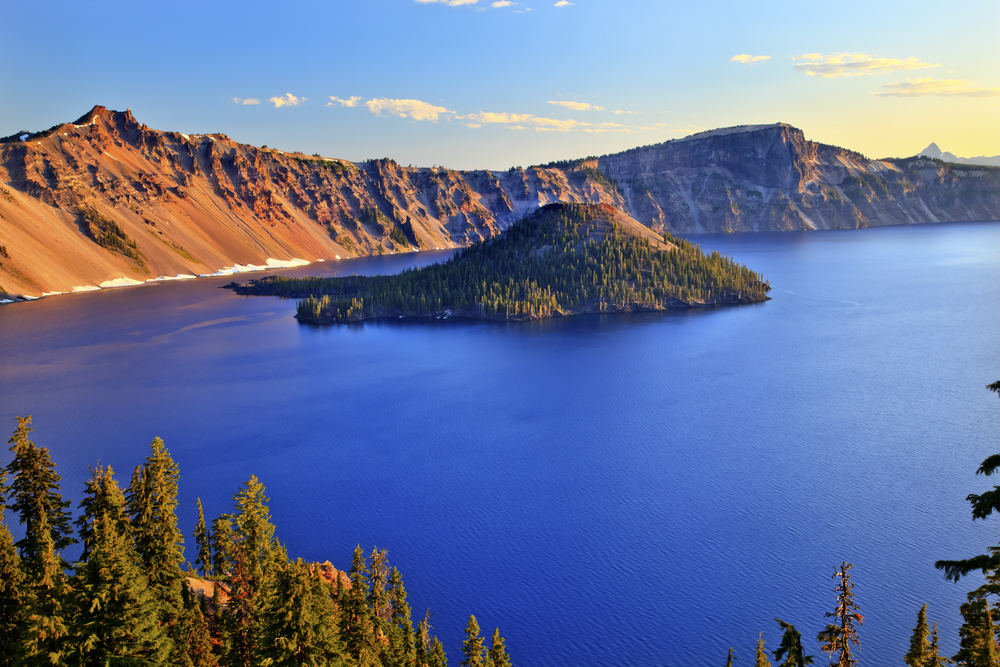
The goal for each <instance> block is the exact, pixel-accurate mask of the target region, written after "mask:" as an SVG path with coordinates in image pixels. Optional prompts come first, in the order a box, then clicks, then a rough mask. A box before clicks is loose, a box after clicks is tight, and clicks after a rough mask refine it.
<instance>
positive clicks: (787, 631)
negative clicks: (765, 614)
mask: <svg viewBox="0 0 1000 667" xmlns="http://www.w3.org/2000/svg"><path fill="white" fill-rule="evenodd" d="M774 620H775V621H777V623H778V625H780V626H781V629H782V631H783V634H782V635H781V644H780V645H779V646H778V649H777V650H776V651H775V652H774V659H775V660H781V659H782V658H784V660H783V661H782V662H781V663H780V664H779V665H778V667H805V666H806V665H811V664H812V661H813V656H811V655H806V654H805V649H803V648H802V633H801V632H799V631H798V630H796V629H795V626H794V625H792V624H791V623H785V622H784V621H783V620H781V619H780V618H776V619H774Z"/></svg>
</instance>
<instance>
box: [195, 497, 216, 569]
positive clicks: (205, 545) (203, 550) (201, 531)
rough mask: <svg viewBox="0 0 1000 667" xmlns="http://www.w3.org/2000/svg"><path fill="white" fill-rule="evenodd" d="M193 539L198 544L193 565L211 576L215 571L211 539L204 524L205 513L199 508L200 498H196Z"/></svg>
mask: <svg viewBox="0 0 1000 667" xmlns="http://www.w3.org/2000/svg"><path fill="white" fill-rule="evenodd" d="M194 541H195V544H197V545H198V559H197V560H196V561H195V565H197V566H198V568H200V570H201V572H202V573H203V574H204V576H205V577H206V578H207V577H211V576H212V573H213V572H214V571H215V570H214V569H213V567H212V540H211V536H210V535H209V533H208V527H207V526H206V525H205V513H204V512H203V511H202V509H201V498H199V499H198V524H197V525H196V526H195V527H194Z"/></svg>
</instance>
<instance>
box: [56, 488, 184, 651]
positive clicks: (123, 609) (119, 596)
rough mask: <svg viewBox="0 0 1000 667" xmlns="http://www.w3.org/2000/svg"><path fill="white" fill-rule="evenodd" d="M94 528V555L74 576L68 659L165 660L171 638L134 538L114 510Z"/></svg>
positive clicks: (91, 538) (91, 526)
mask: <svg viewBox="0 0 1000 667" xmlns="http://www.w3.org/2000/svg"><path fill="white" fill-rule="evenodd" d="M97 491H98V492H99V490H97ZM90 530H91V533H90V537H89V541H90V554H89V557H88V559H87V560H86V561H84V562H81V563H80V564H79V566H78V567H77V571H76V574H75V575H74V576H73V580H72V588H73V592H72V612H73V613H72V619H71V621H70V623H69V630H70V639H69V640H68V641H67V642H66V645H67V648H68V649H69V650H68V651H67V655H66V656H65V658H64V659H65V660H66V663H67V664H68V665H69V666H70V667H77V666H79V667H90V666H91V665H128V664H149V665H159V664H163V663H164V662H165V661H166V658H167V656H168V655H169V652H170V646H171V643H170V641H169V639H168V638H167V636H166V632H165V629H164V628H163V627H161V625H160V623H159V619H158V615H157V602H156V600H155V598H154V597H153V595H152V593H151V592H150V591H149V590H148V588H147V582H146V576H145V574H144V573H143V571H142V570H141V569H140V568H139V566H138V565H137V562H138V558H137V556H136V553H135V549H134V547H133V546H132V542H131V541H130V540H129V539H128V537H127V536H125V535H122V534H121V533H120V532H119V530H118V526H117V523H116V522H115V520H114V519H113V517H112V516H111V515H109V514H104V515H103V516H102V517H101V518H100V519H98V520H97V521H96V522H95V523H94V524H91V525H90Z"/></svg>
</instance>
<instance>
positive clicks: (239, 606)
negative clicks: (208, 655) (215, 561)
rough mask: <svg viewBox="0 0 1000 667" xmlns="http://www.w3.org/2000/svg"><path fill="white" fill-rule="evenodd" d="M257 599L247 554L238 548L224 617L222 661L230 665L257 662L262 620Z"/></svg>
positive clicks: (238, 665) (242, 665)
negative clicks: (223, 653) (259, 617)
mask: <svg viewBox="0 0 1000 667" xmlns="http://www.w3.org/2000/svg"><path fill="white" fill-rule="evenodd" d="M255 601H256V600H255V596H254V595H253V590H252V588H251V585H250V571H249V569H248V568H247V563H246V557H245V555H244V552H243V551H242V550H241V549H237V550H236V551H235V562H234V563H233V571H232V576H231V586H230V588H229V603H228V604H227V605H226V611H225V613H224V614H223V616H222V619H223V639H224V646H225V656H224V660H223V662H224V664H225V665H227V666H228V667H250V666H251V665H253V664H254V657H255V654H256V652H257V630H258V620H259V619H258V617H257V609H256V607H255V604H254V603H255Z"/></svg>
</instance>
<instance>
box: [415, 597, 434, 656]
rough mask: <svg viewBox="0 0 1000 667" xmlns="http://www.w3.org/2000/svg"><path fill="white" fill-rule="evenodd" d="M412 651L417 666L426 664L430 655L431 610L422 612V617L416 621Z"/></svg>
mask: <svg viewBox="0 0 1000 667" xmlns="http://www.w3.org/2000/svg"><path fill="white" fill-rule="evenodd" d="M413 651H414V654H415V656H416V664H417V667H421V665H426V664H428V663H429V662H430V657H431V610H430V609H428V610H427V611H426V613H424V617H423V618H422V619H420V622H419V623H417V633H416V637H415V638H414V642H413Z"/></svg>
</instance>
